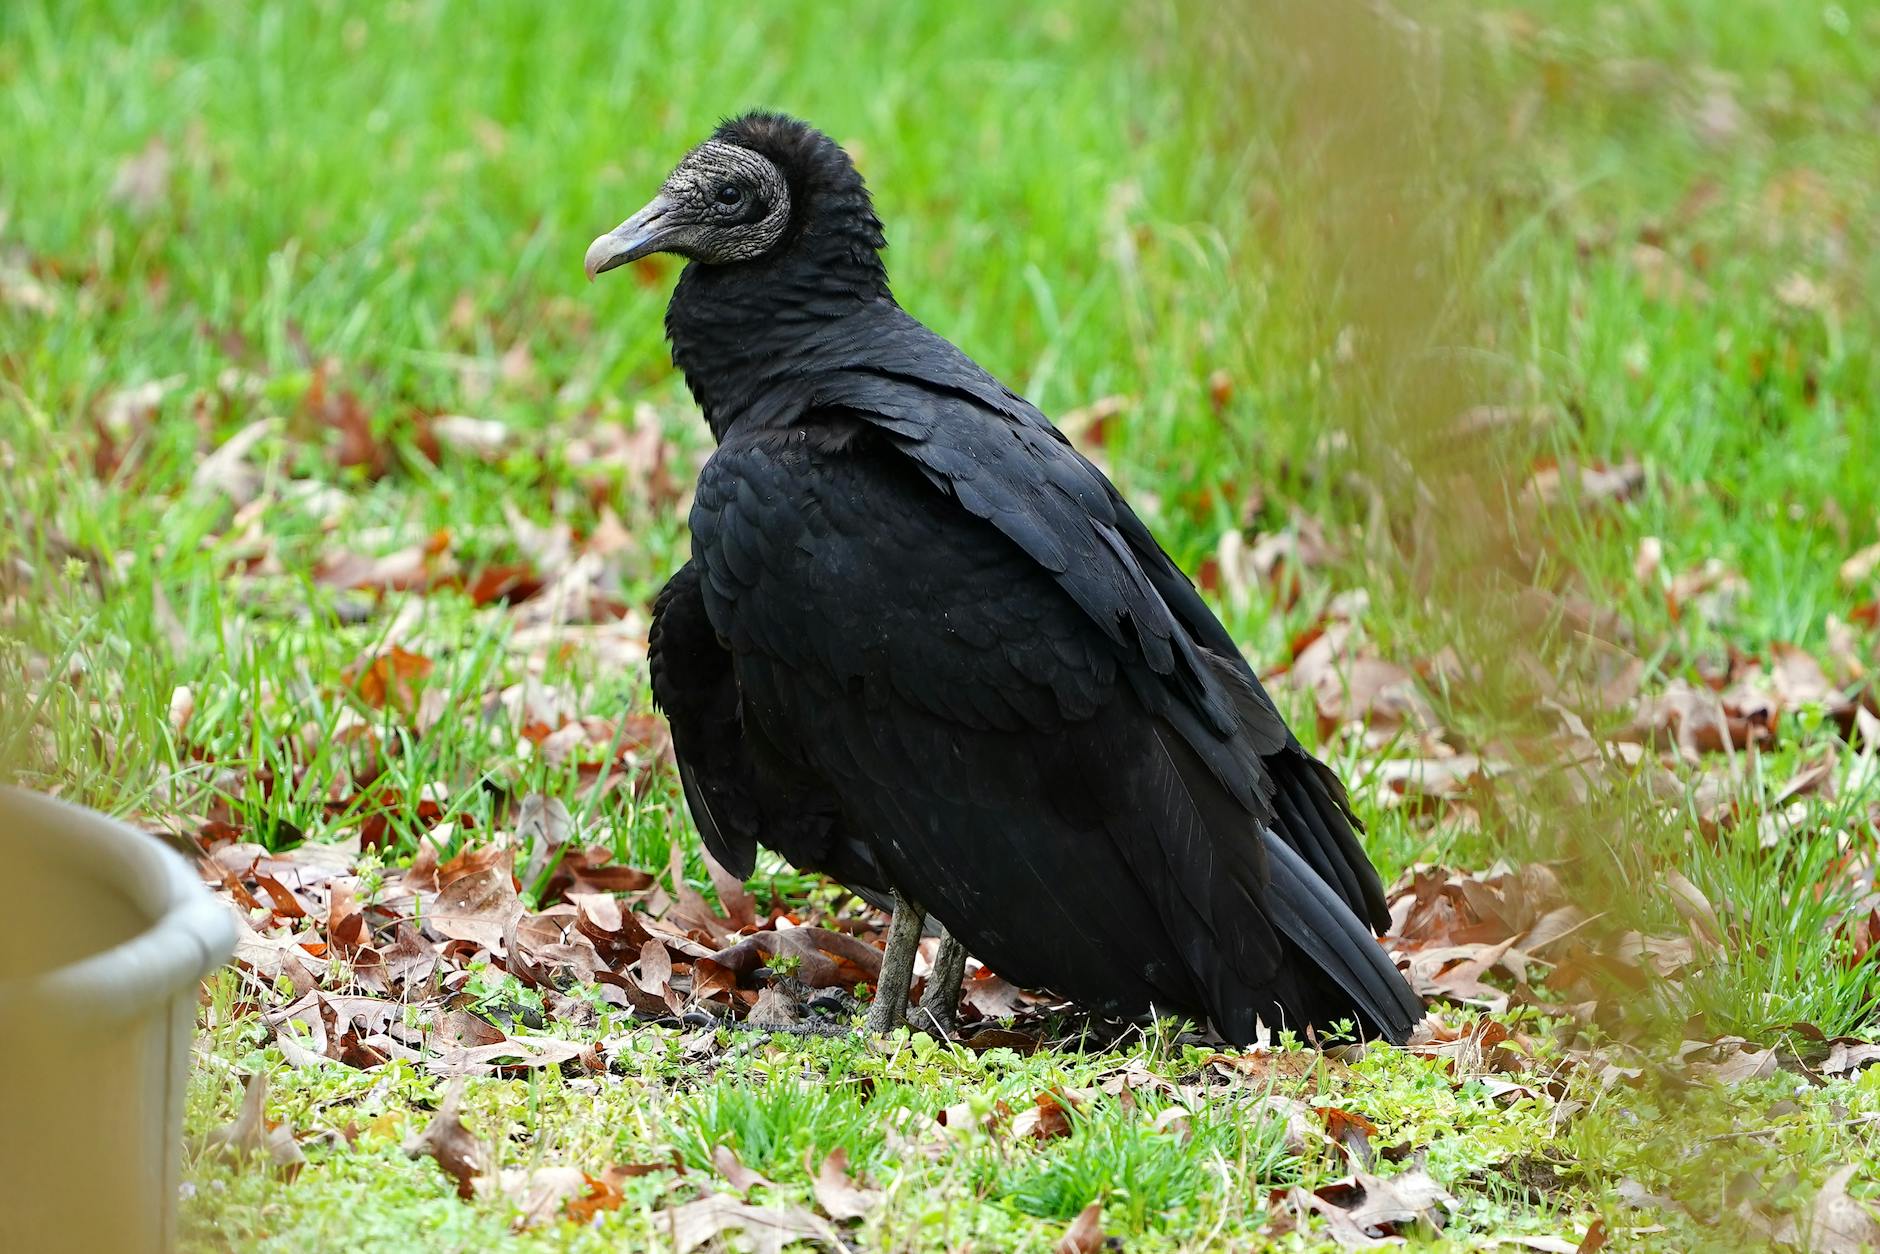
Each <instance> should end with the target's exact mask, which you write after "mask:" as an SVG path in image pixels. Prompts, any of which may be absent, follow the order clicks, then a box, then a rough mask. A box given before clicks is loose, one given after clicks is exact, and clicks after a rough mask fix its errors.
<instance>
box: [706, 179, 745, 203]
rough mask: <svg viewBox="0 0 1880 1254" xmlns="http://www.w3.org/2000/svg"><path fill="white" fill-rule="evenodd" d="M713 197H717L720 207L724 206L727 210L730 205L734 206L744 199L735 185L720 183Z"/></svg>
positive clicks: (741, 192)
mask: <svg viewBox="0 0 1880 1254" xmlns="http://www.w3.org/2000/svg"><path fill="white" fill-rule="evenodd" d="M713 195H715V196H716V197H717V199H718V203H719V204H721V205H724V206H725V207H726V208H729V207H731V206H732V205H735V204H737V203H739V202H740V201H742V200H743V199H744V193H743V191H741V190H740V189H739V188H738V187H737V185H736V184H733V183H720V184H719V185H718V190H717V191H716V192H715V193H713Z"/></svg>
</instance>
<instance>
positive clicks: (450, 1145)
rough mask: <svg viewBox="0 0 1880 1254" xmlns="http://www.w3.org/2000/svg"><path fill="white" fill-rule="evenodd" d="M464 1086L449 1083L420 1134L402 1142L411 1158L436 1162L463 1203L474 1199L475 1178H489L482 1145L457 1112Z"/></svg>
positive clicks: (462, 1084)
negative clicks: (442, 1097)
mask: <svg viewBox="0 0 1880 1254" xmlns="http://www.w3.org/2000/svg"><path fill="white" fill-rule="evenodd" d="M463 1089H464V1082H463V1080H462V1079H461V1078H459V1079H455V1080H452V1081H451V1082H450V1086H449V1087H448V1088H446V1089H445V1090H444V1100H443V1102H442V1103H441V1104H440V1105H439V1106H438V1108H437V1114H435V1115H433V1116H432V1117H431V1122H430V1123H428V1124H426V1125H425V1127H424V1130H423V1131H422V1132H416V1133H413V1134H412V1136H411V1138H410V1139H409V1140H407V1141H406V1142H405V1153H406V1154H407V1155H409V1156H410V1157H412V1158H419V1157H428V1158H432V1159H435V1160H436V1162H437V1165H438V1166H439V1167H441V1168H443V1169H444V1174H445V1175H447V1176H449V1177H450V1178H451V1179H452V1180H455V1181H456V1182H457V1196H458V1197H460V1198H463V1199H464V1200H465V1201H468V1200H470V1199H471V1198H473V1197H475V1196H476V1181H477V1179H478V1177H480V1176H485V1175H488V1174H489V1170H488V1166H487V1163H486V1159H485V1154H484V1150H483V1145H482V1142H480V1141H478V1140H477V1139H476V1138H475V1137H474V1136H472V1135H471V1134H470V1129H468V1128H466V1127H464V1125H463V1119H462V1117H461V1116H460V1114H459V1113H458V1112H459V1109H460V1108H461V1107H462V1105H463Z"/></svg>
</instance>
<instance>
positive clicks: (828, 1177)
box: [806, 1146, 881, 1223]
mask: <svg viewBox="0 0 1880 1254" xmlns="http://www.w3.org/2000/svg"><path fill="white" fill-rule="evenodd" d="M806 1165H807V1164H806ZM811 1188H812V1189H813V1191H814V1192H815V1194H816V1204H817V1205H818V1206H820V1207H822V1209H823V1214H825V1215H827V1216H829V1218H831V1219H833V1220H835V1221H836V1222H837V1223H841V1222H842V1221H844V1220H847V1219H860V1218H861V1217H862V1216H863V1215H866V1214H867V1213H868V1212H869V1211H871V1210H873V1209H874V1208H875V1207H876V1206H878V1205H880V1203H881V1194H880V1193H879V1192H878V1191H876V1190H874V1189H864V1188H862V1187H861V1186H860V1185H858V1184H857V1183H856V1182H855V1179H854V1177H853V1176H851V1175H850V1174H849V1152H848V1150H846V1149H844V1148H842V1147H841V1146H837V1147H836V1148H835V1149H833V1150H831V1151H829V1156H828V1157H827V1158H825V1159H823V1160H822V1166H821V1167H818V1168H817V1169H816V1179H815V1181H814V1183H813V1184H812V1185H811Z"/></svg>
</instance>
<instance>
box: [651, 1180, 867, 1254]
mask: <svg viewBox="0 0 1880 1254" xmlns="http://www.w3.org/2000/svg"><path fill="white" fill-rule="evenodd" d="M653 1227H654V1229H655V1231H658V1232H660V1233H662V1234H663V1235H664V1236H665V1237H666V1239H667V1240H668V1241H670V1242H671V1243H672V1249H673V1254H691V1252H692V1251H693V1250H695V1249H697V1248H698V1247H699V1246H701V1245H703V1244H705V1243H706V1242H707V1241H709V1240H711V1239H712V1238H713V1237H716V1236H718V1235H719V1234H720V1233H723V1232H742V1233H744V1234H745V1236H746V1237H748V1238H749V1239H750V1242H751V1249H752V1251H753V1254H779V1252H780V1251H781V1250H782V1249H783V1247H784V1246H785V1245H787V1244H789V1243H790V1242H791V1241H803V1240H809V1241H815V1242H818V1243H819V1244H821V1245H822V1246H823V1247H824V1248H825V1249H829V1250H840V1249H842V1248H843V1246H842V1242H841V1239H840V1238H839V1237H837V1236H836V1232H835V1229H833V1228H831V1227H830V1226H829V1225H828V1223H827V1222H825V1221H824V1220H822V1219H819V1218H817V1217H816V1216H815V1215H813V1214H811V1213H810V1212H809V1211H806V1210H804V1209H803V1208H801V1207H799V1206H749V1205H746V1204H745V1203H743V1202H740V1201H739V1200H737V1199H736V1198H735V1197H732V1196H730V1195H728V1194H723V1193H712V1194H708V1195H706V1196H705V1197H701V1198H699V1199H698V1200H697V1201H695V1202H687V1203H685V1204H684V1205H682V1206H673V1207H668V1208H666V1209H664V1210H661V1211H657V1212H655V1214H654V1216H653Z"/></svg>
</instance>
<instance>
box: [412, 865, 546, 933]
mask: <svg viewBox="0 0 1880 1254" xmlns="http://www.w3.org/2000/svg"><path fill="white" fill-rule="evenodd" d="M521 914H522V901H521V899H520V898H518V897H517V896H516V886H515V882H514V880H513V879H512V878H511V876H510V873H509V864H508V859H507V858H504V859H502V860H501V861H498V862H494V863H491V864H490V865H488V866H486V867H484V868H483V869H481V870H478V871H473V872H471V873H470V874H468V875H460V876H458V877H457V878H455V879H453V880H451V881H449V882H448V883H446V884H445V885H444V888H443V891H441V892H439V893H438V895H437V900H436V901H434V902H432V903H431V907H430V909H428V910H426V911H425V912H424V914H423V915H422V918H423V921H424V922H425V923H426V924H427V925H429V926H430V927H432V928H433V929H435V930H436V931H437V932H438V933H440V934H441V935H444V936H448V937H450V938H451V939H452V940H467V941H470V942H472V943H474V944H477V945H480V946H482V947H483V948H484V949H487V950H489V951H490V952H491V953H493V954H501V953H502V952H503V940H504V937H506V936H507V935H508V934H509V930H510V928H512V927H514V926H515V924H516V921H517V919H518V918H520V917H521Z"/></svg>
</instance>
